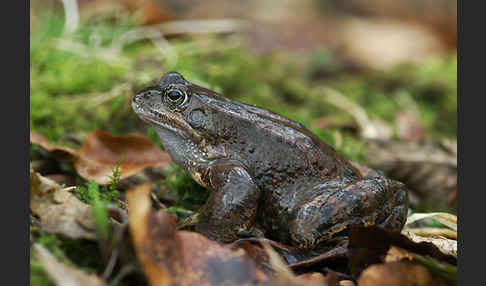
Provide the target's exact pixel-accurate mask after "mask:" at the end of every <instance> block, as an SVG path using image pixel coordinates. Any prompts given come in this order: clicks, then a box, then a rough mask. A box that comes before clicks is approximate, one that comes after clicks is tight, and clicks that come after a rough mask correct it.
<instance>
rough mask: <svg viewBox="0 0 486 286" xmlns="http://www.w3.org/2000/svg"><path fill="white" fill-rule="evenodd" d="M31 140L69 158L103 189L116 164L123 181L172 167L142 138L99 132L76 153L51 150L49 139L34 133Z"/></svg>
mask: <svg viewBox="0 0 486 286" xmlns="http://www.w3.org/2000/svg"><path fill="white" fill-rule="evenodd" d="M30 140H31V143H32V144H36V145H39V146H41V147H43V148H45V149H46V150H48V151H50V152H51V153H53V154H54V155H68V156H69V157H70V158H71V159H72V160H73V161H74V168H75V169H76V171H77V172H78V174H79V175H80V176H81V177H83V178H85V179H87V180H94V181H95V182H96V183H97V184H100V185H106V184H109V183H110V182H111V176H112V175H113V169H114V168H115V167H116V166H117V164H120V171H121V179H124V178H127V177H130V176H132V175H135V174H137V173H139V172H140V171H142V170H143V169H145V168H147V167H161V166H165V165H167V164H169V163H170V156H169V154H167V153H166V152H163V151H162V150H161V149H160V148H159V147H157V146H156V145H155V144H153V143H152V141H150V140H149V139H147V138H146V137H144V136H141V135H120V136H117V135H111V134H109V133H108V132H106V131H102V130H97V131H94V132H92V133H91V134H89V135H88V137H87V138H86V139H85V140H84V142H83V143H82V145H81V147H80V148H79V149H77V150H73V149H71V148H68V147H61V146H56V147H52V146H51V145H50V144H49V142H48V141H47V139H46V138H44V137H43V136H41V135H39V134H37V133H35V132H31V136H30Z"/></svg>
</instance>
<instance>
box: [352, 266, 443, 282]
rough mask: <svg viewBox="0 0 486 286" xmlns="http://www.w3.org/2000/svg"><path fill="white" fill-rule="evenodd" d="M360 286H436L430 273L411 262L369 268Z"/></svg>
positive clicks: (362, 277) (361, 278)
mask: <svg viewBox="0 0 486 286" xmlns="http://www.w3.org/2000/svg"><path fill="white" fill-rule="evenodd" d="M358 285H359V286H368V285H370V286H381V285H383V286H385V285H386V286H402V285H403V286H409V285H417V286H435V285H439V283H438V282H437V281H436V280H434V279H433V278H432V277H431V275H430V273H429V271H428V270H427V269H426V268H425V267H423V266H420V265H416V264H413V263H410V262H391V263H385V264H377V265H373V266H370V267H368V268H367V269H366V270H364V271H363V273H362V274H361V276H360V277H359V279H358Z"/></svg>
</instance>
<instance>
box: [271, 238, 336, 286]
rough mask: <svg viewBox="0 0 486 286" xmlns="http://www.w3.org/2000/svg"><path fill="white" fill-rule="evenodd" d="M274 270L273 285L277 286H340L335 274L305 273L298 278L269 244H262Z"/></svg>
mask: <svg viewBox="0 0 486 286" xmlns="http://www.w3.org/2000/svg"><path fill="white" fill-rule="evenodd" d="M262 245H263V248H264V249H265V251H266V253H267V255H268V257H269V263H270V265H271V266H272V269H273V270H274V271H275V273H274V274H273V277H272V285H276V286H287V285H288V286H305V285H309V286H339V279H338V277H337V276H336V275H335V274H334V273H329V274H327V275H326V276H324V275H323V274H322V273H319V272H312V273H304V274H301V275H298V276H296V275H295V274H294V273H293V271H292V270H291V269H290V268H289V266H288V265H287V263H286V262H285V261H284V259H283V258H282V256H280V255H279V254H278V253H277V252H276V251H275V250H274V249H273V248H272V247H271V246H270V245H269V244H268V243H262Z"/></svg>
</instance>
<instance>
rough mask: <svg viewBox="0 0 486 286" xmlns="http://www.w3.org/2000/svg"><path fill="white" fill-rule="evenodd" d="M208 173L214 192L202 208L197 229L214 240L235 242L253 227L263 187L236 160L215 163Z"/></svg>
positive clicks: (222, 160)
mask: <svg viewBox="0 0 486 286" xmlns="http://www.w3.org/2000/svg"><path fill="white" fill-rule="evenodd" d="M208 175H209V185H210V186H209V187H210V188H211V189H212V194H211V195H210V196H209V199H208V201H207V202H206V204H205V205H204V207H203V209H202V211H201V214H200V217H199V223H198V224H197V225H196V231H198V232H200V233H202V234H204V235H205V236H207V237H209V238H211V239H214V240H218V241H224V242H229V241H233V240H235V239H236V238H237V233H238V232H240V231H248V230H249V229H250V227H251V226H252V224H253V222H254V220H255V216H256V212H257V207H258V201H259V198H260V190H259V189H258V187H257V185H256V184H255V183H254V181H253V179H252V178H251V176H250V174H249V173H248V172H247V170H246V168H245V166H244V165H243V164H242V163H240V162H239V161H236V160H225V159H221V160H218V161H215V162H213V163H212V164H211V166H210V169H209V174H208Z"/></svg>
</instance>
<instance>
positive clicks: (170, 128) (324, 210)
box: [132, 72, 408, 249]
mask: <svg viewBox="0 0 486 286" xmlns="http://www.w3.org/2000/svg"><path fill="white" fill-rule="evenodd" d="M132 109H133V110H134V112H135V113H136V114H137V115H138V117H139V118H140V119H142V120H143V121H145V122H147V123H149V124H150V125H151V126H152V127H153V128H154V129H155V131H156V132H157V134H158V136H159V138H160V141H161V143H162V145H163V146H164V149H165V150H166V151H167V152H168V153H169V155H170V157H171V159H172V161H173V162H174V163H175V164H177V165H179V166H180V167H181V168H182V169H183V170H184V171H185V172H186V173H187V174H188V175H189V176H191V177H192V178H193V179H194V180H195V181H196V182H197V183H198V184H199V185H201V186H203V187H204V188H206V189H208V190H209V191H210V195H209V197H208V199H207V201H206V202H205V204H204V206H203V207H202V208H201V210H200V211H199V212H198V221H197V224H195V230H196V231H197V232H199V233H201V234H203V235H205V236H206V237H208V238H210V239H213V240H216V241H220V242H232V241H235V240H238V239H240V238H242V237H248V236H252V235H254V236H263V237H265V238H268V239H272V240H275V241H278V242H280V243H284V244H286V245H291V246H293V247H296V248H299V249H317V248H318V247H320V246H322V245H325V244H326V243H330V242H335V243H337V242H340V241H342V240H344V239H346V238H347V237H348V235H349V233H348V232H349V228H350V226H352V225H361V226H378V227H381V228H384V229H386V230H389V231H394V232H399V231H400V230H401V229H402V228H403V226H404V224H405V221H406V218H407V211H408V190H407V188H406V186H405V185H404V184H403V183H401V182H399V181H396V180H393V179H390V178H387V177H385V176H384V175H383V173H381V172H379V171H374V170H372V171H370V172H367V174H363V172H361V171H360V170H359V169H358V168H357V167H356V166H355V165H353V164H352V163H350V162H349V161H347V160H345V159H344V158H343V157H342V156H341V155H340V154H338V153H337V152H336V151H335V150H334V149H333V148H332V147H331V146H330V145H328V144H327V143H325V142H324V141H322V140H321V139H320V138H319V137H317V136H316V135H315V134H313V133H312V132H311V131H310V130H309V129H307V128H306V127H305V126H303V125H302V124H300V123H298V122H295V121H292V120H291V119H289V118H287V117H284V116H281V115H279V114H277V113H274V112H272V111H269V110H267V109H264V108H260V107H257V106H254V105H249V104H245V103H242V102H239V101H236V100H233V99H230V98H227V97H225V96H223V95H221V94H219V93H217V92H214V91H212V90H210V89H207V88H205V87H202V86H199V85H197V84H194V83H191V82H189V81H187V80H186V79H185V78H184V77H183V76H182V75H181V74H179V73H177V72H169V73H167V74H165V75H164V76H163V77H162V78H161V79H160V81H158V82H157V83H156V84H154V85H153V86H150V87H148V88H145V89H143V90H141V91H140V92H138V93H137V94H136V95H135V96H134V97H133V99H132Z"/></svg>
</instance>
